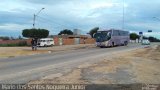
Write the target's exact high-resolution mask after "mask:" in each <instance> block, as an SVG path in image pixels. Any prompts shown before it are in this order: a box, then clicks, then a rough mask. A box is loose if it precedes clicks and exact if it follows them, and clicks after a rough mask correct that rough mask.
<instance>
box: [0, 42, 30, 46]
mask: <svg viewBox="0 0 160 90" xmlns="http://www.w3.org/2000/svg"><path fill="white" fill-rule="evenodd" d="M17 46H27V42H26V41H21V42H19V43H10V44H0V47H17Z"/></svg>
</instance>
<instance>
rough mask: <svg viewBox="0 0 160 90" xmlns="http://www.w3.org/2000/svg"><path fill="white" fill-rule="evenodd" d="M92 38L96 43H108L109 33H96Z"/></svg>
mask: <svg viewBox="0 0 160 90" xmlns="http://www.w3.org/2000/svg"><path fill="white" fill-rule="evenodd" d="M94 38H96V42H104V41H108V40H109V39H110V38H111V32H97V33H96V34H95V35H94Z"/></svg>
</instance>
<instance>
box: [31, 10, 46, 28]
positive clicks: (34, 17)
mask: <svg viewBox="0 0 160 90" xmlns="http://www.w3.org/2000/svg"><path fill="white" fill-rule="evenodd" d="M43 9H45V8H42V9H41V10H39V12H38V13H37V14H34V15H33V28H35V22H36V17H37V16H38V14H39V13H40V12H41V11H42V10H43Z"/></svg>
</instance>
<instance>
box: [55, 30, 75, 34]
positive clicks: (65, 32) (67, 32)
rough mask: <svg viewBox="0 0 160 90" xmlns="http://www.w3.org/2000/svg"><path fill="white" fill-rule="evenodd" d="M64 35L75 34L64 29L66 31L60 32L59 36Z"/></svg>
mask: <svg viewBox="0 0 160 90" xmlns="http://www.w3.org/2000/svg"><path fill="white" fill-rule="evenodd" d="M62 34H66V35H73V32H72V31H71V30H69V29H64V30H62V31H60V32H59V34H58V35H62Z"/></svg>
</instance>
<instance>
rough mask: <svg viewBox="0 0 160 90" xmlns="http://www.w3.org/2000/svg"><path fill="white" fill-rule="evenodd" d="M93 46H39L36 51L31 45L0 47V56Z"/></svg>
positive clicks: (89, 46) (24, 54)
mask: <svg viewBox="0 0 160 90" xmlns="http://www.w3.org/2000/svg"><path fill="white" fill-rule="evenodd" d="M92 47H95V45H93V44H78V45H63V46H53V47H39V48H38V50H37V51H32V50H31V47H0V51H1V52H0V58H6V57H15V56H26V55H35V54H42V53H51V52H58V51H67V50H76V49H85V48H92Z"/></svg>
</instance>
